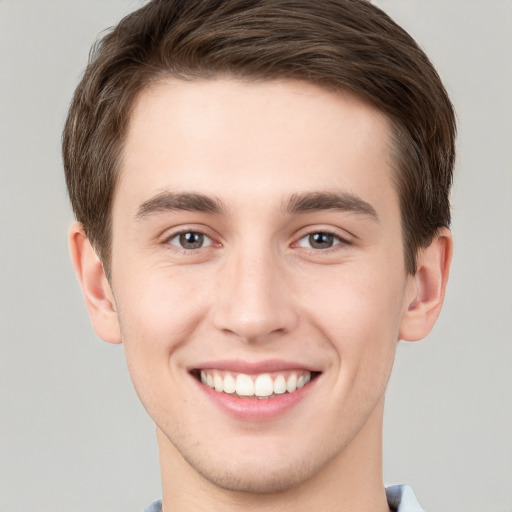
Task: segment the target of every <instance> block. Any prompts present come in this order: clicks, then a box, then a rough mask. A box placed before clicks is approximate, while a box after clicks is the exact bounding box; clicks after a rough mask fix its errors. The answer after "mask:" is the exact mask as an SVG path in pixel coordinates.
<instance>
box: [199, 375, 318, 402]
mask: <svg viewBox="0 0 512 512" xmlns="http://www.w3.org/2000/svg"><path fill="white" fill-rule="evenodd" d="M314 376H315V374H314V373H313V374H312V373H311V372H309V371H306V370H301V371H291V372H290V371H286V372H275V373H272V374H271V373H262V374H259V375H248V374H245V373H237V374H233V373H229V372H223V371H220V370H201V372H200V374H199V378H200V380H201V382H202V383H203V384H204V385H205V386H207V387H209V388H211V389H214V390H215V391H217V392H218V393H226V394H229V395H232V396H237V397H239V398H259V399H265V398H273V397H276V396H278V395H283V394H286V393H294V392H295V391H297V390H298V389H300V388H302V387H304V386H305V385H307V384H308V383H309V382H310V381H311V379H312V378H313V377H314Z"/></svg>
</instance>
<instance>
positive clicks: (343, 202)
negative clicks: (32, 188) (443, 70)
mask: <svg viewBox="0 0 512 512" xmlns="http://www.w3.org/2000/svg"><path fill="white" fill-rule="evenodd" d="M390 155H391V151H390V127H389V123H388V121H387V119H386V118H385V117H384V116H383V115H382V114H381V113H379V112H378V111H376V110H375V109H374V108H372V107H370V106H368V105H366V104H365V103H363V102H361V101H360V100H358V99H356V98H354V97H353V96H351V95H348V94H341V93H333V92H329V91H326V90H323V89H321V88H318V87H316V86H314V85H311V84H307V83H302V82H297V81H282V82H277V81H270V82H264V83H242V82H239V81H236V80H231V79H222V80H221V79H218V80H204V81H193V82H179V81H175V80H172V79H169V80H167V81H164V82H161V83H159V84H156V85H152V86H151V88H149V89H147V90H145V91H143V92H142V94H141V95H140V97H139V98H138V101H137V102H136V104H135V108H134V111H133V114H132V118H131V123H130V128H129V133H128V137H127V140H126V145H125V148H124V154H123V160H122V166H121V173H120V180H119V183H118V187H117V190H116V195H115V202H114V206H113V211H112V219H113V224H112V225H113V240H112V262H111V268H112V275H111V280H110V282H108V281H107V279H106V277H105V274H104V272H103V267H102V265H101V262H100V261H99V260H98V258H97V256H96V254H95V252H94V250H93V249H92V247H91V245H90V244H89V242H88V240H87V238H86V237H85V236H84V234H83V230H82V227H81V226H80V225H79V224H75V225H74V226H73V227H72V229H71V234H70V241H71V254H72V259H73V262H74V266H75V269H76V272H77V275H78V277H79V280H80V283H81V285H82V288H83V290H84V294H85V297H86V302H87V305H88V308H89V311H90V315H91V318H92V321H93V325H94V328H95V330H96V332H97V333H98V335H99V336H100V337H101V338H103V339H104V340H106V341H108V342H112V343H119V342H123V343H124V348H125V352H126V358H127V362H128V367H129V370H130V374H131V377H132V380H133V382H134V385H135V388H136V390H137V392H138V394H139V396H140V398H141V400H142V403H143V404H144V406H145V407H146V409H147V411H148V413H149V414H150V415H151V417H152V418H153V420H154V421H155V423H156V425H157V435H158V442H159V451H160V459H161V467H162V487H163V505H164V510H173V511H185V510H194V511H201V510H205V511H206V510H208V511H211V510H223V511H229V510H240V509H241V507H244V510H294V511H306V510H308V511H309V510H311V508H312V507H313V506H314V507H316V509H318V510H325V511H331V510H332V511H334V510H344V511H350V510H357V511H359V512H364V511H372V512H375V511H385V510H388V507H387V504H386V499H385V493H384V487H383V484H382V472H381V471H382V470H381V467H382V460H381V445H382V441H381V432H382V414H383V405H384V392H385V389H386V385H387V382H388V378H389V375H390V372H391V368H392V365H393V359H394V355H395V350H396V343H397V340H398V339H405V340H417V339H420V338H423V337H424V336H425V335H426V334H428V332H429V331H430V329H431V328H432V326H433V324H434V322H435V320H436V318H437V316H438V314H439V311H440V308H441V305H442V301H443V297H444V290H445V287H446V281H447V278H448V269H449V263H450V258H451V247H452V242H451V235H450V233H449V231H448V230H441V231H440V232H439V235H438V236H437V237H435V239H434V241H433V242H432V244H431V245H430V246H429V247H428V248H426V249H422V250H421V251H420V252H419V254H418V271H417V273H416V274H415V275H408V274H407V273H406V271H405V265H404V256H403V254H404V250H403V242H402V234H401V223H400V212H399V202H398V197H397V193H396V190H395V189H394V186H393V181H392V172H393V161H392V159H391V156H390ZM184 193H185V194H189V195H187V196H185V197H181V196H179V197H178V199H179V200H178V201H177V199H176V194H184ZM190 194H195V195H194V196H193V197H192V196H190ZM307 194H310V195H311V194H317V196H318V194H320V200H319V201H317V204H316V206H315V207H313V206H312V205H311V204H309V208H307V207H306V206H305V204H306V203H307V201H306V203H304V201H303V204H302V206H301V207H299V208H298V209H297V208H295V209H294V208H293V204H295V205H296V204H297V201H296V199H297V197H298V196H300V197H301V198H304V196H305V195H307ZM333 194H335V195H336V197H337V198H338V199H339V201H338V202H337V203H336V204H335V205H333V204H332V202H333ZM197 195H200V196H201V197H200V199H201V201H202V200H203V199H204V197H203V196H206V197H207V198H210V200H211V202H213V203H214V206H216V209H217V210H218V211H212V205H211V204H209V203H208V204H209V206H208V208H206V207H205V206H204V205H203V206H201V204H202V203H201V201H197ZM308 197H309V196H306V198H308ZM162 198H163V199H162ZM326 198H327V199H326ZM192 199H194V201H195V202H194V201H192V203H190V204H193V205H195V206H190V208H191V209H190V210H184V209H182V206H183V204H189V203H187V201H189V200H192ZM294 200H295V203H294ZM180 201H181V203H180ZM180 205H181V206H180ZM333 206H336V207H335V208H333ZM201 210H205V211H201ZM183 232H188V233H199V234H202V235H203V246H198V247H197V248H190V246H187V247H189V248H183V246H180V236H179V234H180V233H183ZM315 233H328V234H329V235H328V236H327V238H325V237H324V239H326V240H327V242H326V244H324V245H322V246H318V245H315V243H313V242H314V240H312V238H311V237H310V235H312V234H315ZM181 241H183V238H181ZM329 245H331V246H330V247H329ZM269 359H271V360H273V361H278V363H277V364H278V365H279V364H280V363H279V362H282V361H287V362H290V361H291V362H293V365H294V366H295V367H297V368H298V369H301V368H306V369H313V370H315V371H316V372H318V376H317V377H316V379H314V380H313V381H312V382H311V384H310V385H309V386H310V387H309V388H308V389H307V392H305V393H304V395H303V398H302V399H301V400H299V401H298V402H297V403H296V404H295V405H293V406H292V407H291V408H288V409H286V411H284V412H283V413H282V414H279V415H278V416H277V417H274V418H272V419H270V420H265V421H259V420H254V419H251V420H246V419H243V418H242V419H241V418H236V417H233V416H232V415H230V414H227V413H226V412H225V410H224V409H222V408H221V407H218V405H217V404H216V403H214V401H212V400H210V399H209V398H208V396H206V395H205V394H204V393H203V392H202V390H201V385H200V384H199V383H198V381H197V380H196V379H195V378H194V377H193V376H192V375H191V373H190V370H191V369H194V368H197V367H200V366H201V365H202V364H203V363H204V362H205V361H208V362H212V361H213V362H215V361H219V360H222V361H225V360H229V361H233V360H236V361H244V362H246V363H259V362H262V361H263V362H265V361H268V360H269ZM269 400H272V398H271V399H269Z"/></svg>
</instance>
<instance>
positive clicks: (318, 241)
mask: <svg viewBox="0 0 512 512" xmlns="http://www.w3.org/2000/svg"><path fill="white" fill-rule="evenodd" d="M341 242H342V240H341V238H340V237H338V236H336V235H333V234H332V233H327V232H324V231H318V232H317V233H310V234H309V235H306V236H303V237H302V238H301V239H300V240H299V242H298V244H297V245H298V246H299V247H306V248H308V249H330V248H331V247H333V246H335V245H338V244H340V243H341Z"/></svg>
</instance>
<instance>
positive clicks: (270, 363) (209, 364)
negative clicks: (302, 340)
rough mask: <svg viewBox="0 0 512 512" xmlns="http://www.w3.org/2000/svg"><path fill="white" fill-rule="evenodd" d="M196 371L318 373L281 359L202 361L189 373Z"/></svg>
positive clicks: (316, 370) (310, 367) (308, 366)
mask: <svg viewBox="0 0 512 512" xmlns="http://www.w3.org/2000/svg"><path fill="white" fill-rule="evenodd" d="M197 370H222V371H230V372H233V373H245V374H248V375H251V374H259V373H270V372H279V371H286V370H306V371H310V372H318V371H320V370H319V369H317V368H313V367H312V366H310V365H308V364H304V363H299V362H296V361H290V360H283V359H267V360H263V361H245V360H243V359H219V360H213V361H202V362H200V363H198V364H197V365H194V366H191V367H190V368H189V371H197Z"/></svg>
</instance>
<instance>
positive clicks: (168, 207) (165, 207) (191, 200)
mask: <svg viewBox="0 0 512 512" xmlns="http://www.w3.org/2000/svg"><path fill="white" fill-rule="evenodd" d="M180 210H181V211H191V212H192V211H195V212H204V213H215V214H219V215H220V214H223V213H224V212H225V210H226V209H225V207H224V205H223V204H222V201H221V200H220V199H217V198H215V197H210V196H206V195H204V194H197V193H194V192H183V193H177V192H161V193H160V194H157V195H155V196H153V197H152V198H150V199H148V200H147V201H144V202H143V203H142V204H141V205H140V207H139V208H138V210H137V213H136V215H135V218H136V219H139V220H143V219H145V218H147V217H148V216H150V215H151V214H154V213H161V212H172V211H180Z"/></svg>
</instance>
